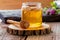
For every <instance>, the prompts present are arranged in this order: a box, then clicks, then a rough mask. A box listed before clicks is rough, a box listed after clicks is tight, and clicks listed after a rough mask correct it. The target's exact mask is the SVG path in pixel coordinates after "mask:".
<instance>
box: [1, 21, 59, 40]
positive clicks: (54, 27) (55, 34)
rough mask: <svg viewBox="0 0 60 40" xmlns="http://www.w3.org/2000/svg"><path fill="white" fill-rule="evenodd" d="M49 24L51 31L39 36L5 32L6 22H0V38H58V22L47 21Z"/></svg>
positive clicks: (57, 39)
mask: <svg viewBox="0 0 60 40" xmlns="http://www.w3.org/2000/svg"><path fill="white" fill-rule="evenodd" d="M47 24H49V25H50V26H51V29H52V31H53V33H51V34H48V35H39V36H28V37H26V36H24V37H23V36H16V35H11V34H9V33H7V31H6V27H7V25H6V24H0V40H60V22H54V23H53V22H52V23H47Z"/></svg>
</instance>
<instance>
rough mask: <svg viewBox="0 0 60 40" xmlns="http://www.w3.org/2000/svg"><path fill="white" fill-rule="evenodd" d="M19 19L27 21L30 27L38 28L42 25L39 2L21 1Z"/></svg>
mask: <svg viewBox="0 0 60 40" xmlns="http://www.w3.org/2000/svg"><path fill="white" fill-rule="evenodd" d="M21 9H22V14H21V20H24V21H26V22H29V24H30V26H29V27H30V28H38V27H41V25H42V7H41V3H39V2H25V3H22V8H21Z"/></svg>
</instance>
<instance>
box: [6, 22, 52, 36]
mask: <svg viewBox="0 0 60 40" xmlns="http://www.w3.org/2000/svg"><path fill="white" fill-rule="evenodd" d="M7 32H8V33H10V34H14V35H19V36H29V35H43V34H49V33H51V27H50V26H49V25H48V24H45V23H42V27H41V28H37V29H32V28H31V29H22V28H18V27H16V26H14V25H9V26H8V27H7Z"/></svg>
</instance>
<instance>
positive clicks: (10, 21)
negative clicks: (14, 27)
mask: <svg viewBox="0 0 60 40" xmlns="http://www.w3.org/2000/svg"><path fill="white" fill-rule="evenodd" d="M7 23H10V24H18V25H20V22H17V21H14V20H7Z"/></svg>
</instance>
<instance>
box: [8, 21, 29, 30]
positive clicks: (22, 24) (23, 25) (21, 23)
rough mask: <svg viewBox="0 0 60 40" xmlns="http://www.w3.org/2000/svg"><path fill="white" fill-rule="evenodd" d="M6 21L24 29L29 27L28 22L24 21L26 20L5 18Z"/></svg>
mask: <svg viewBox="0 0 60 40" xmlns="http://www.w3.org/2000/svg"><path fill="white" fill-rule="evenodd" d="M7 23H10V24H13V25H15V26H16V27H19V28H20V27H21V28H23V29H26V28H28V27H29V23H28V22H26V21H20V22H17V21H13V20H7Z"/></svg>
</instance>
